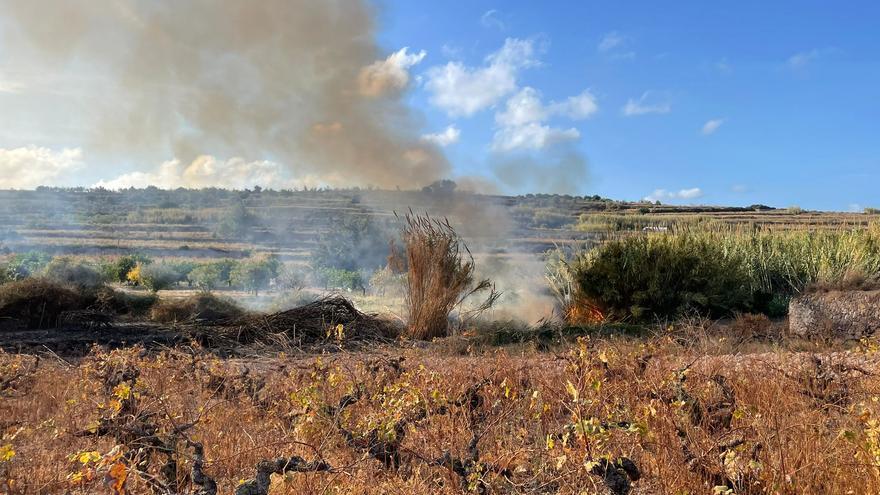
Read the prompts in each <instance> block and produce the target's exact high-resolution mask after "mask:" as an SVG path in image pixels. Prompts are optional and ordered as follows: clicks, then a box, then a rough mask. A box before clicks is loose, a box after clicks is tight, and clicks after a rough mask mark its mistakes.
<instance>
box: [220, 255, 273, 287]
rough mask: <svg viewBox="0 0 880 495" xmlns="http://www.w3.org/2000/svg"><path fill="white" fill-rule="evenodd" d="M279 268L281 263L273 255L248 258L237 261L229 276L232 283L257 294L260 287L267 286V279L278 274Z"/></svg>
mask: <svg viewBox="0 0 880 495" xmlns="http://www.w3.org/2000/svg"><path fill="white" fill-rule="evenodd" d="M280 268H281V263H280V262H279V261H278V258H276V257H274V256H270V257H267V258H262V259H250V260H245V261H242V262H240V263H238V265H236V267H235V268H234V269H233V270H232V272H231V273H230V276H229V278H230V281H231V282H232V284H233V285H236V286H238V287H241V288H243V289H245V290H247V291H250V292H253V293H254V294H256V295H259V293H260V289H264V288H266V287H268V286H269V281H270V280H272V279H273V278H275V277H276V276H278V270H279V269H280Z"/></svg>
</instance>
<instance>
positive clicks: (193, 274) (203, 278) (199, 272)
mask: <svg viewBox="0 0 880 495" xmlns="http://www.w3.org/2000/svg"><path fill="white" fill-rule="evenodd" d="M187 279H188V280H189V281H190V283H192V284H195V286H196V287H198V288H199V289H201V290H203V291H211V290H213V289H216V288H217V287H219V286H220V284H222V283H223V281H224V280H223V278H222V267H221V266H220V265H219V264H218V263H205V264H204V265H199V266H197V267H195V268H193V269H192V270H191V271H190V272H189V275H187Z"/></svg>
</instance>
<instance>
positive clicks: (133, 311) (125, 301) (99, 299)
mask: <svg viewBox="0 0 880 495" xmlns="http://www.w3.org/2000/svg"><path fill="white" fill-rule="evenodd" d="M158 300H159V297H158V296H157V295H156V294H152V293H150V294H143V293H138V294H131V293H128V292H123V291H120V290H114V289H112V288H110V287H107V286H106V285H105V286H103V287H100V288H99V289H98V290H97V291H96V292H95V304H94V305H95V307H96V308H98V309H100V310H102V311H106V312H110V313H114V314H120V315H132V316H140V315H144V314H146V313H147V312H148V311H149V310H150V308H152V307H153V304H155V303H156V301H158Z"/></svg>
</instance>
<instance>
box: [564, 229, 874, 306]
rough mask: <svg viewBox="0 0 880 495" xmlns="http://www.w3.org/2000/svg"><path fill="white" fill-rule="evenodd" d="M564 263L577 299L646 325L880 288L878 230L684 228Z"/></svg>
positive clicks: (627, 241) (619, 241)
mask: <svg viewBox="0 0 880 495" xmlns="http://www.w3.org/2000/svg"><path fill="white" fill-rule="evenodd" d="M566 263H567V264H566V265H565V266H567V267H568V270H567V272H565V273H568V274H569V275H570V277H569V278H570V279H571V281H572V282H571V283H572V284H573V285H574V289H575V290H576V291H577V292H578V294H576V295H577V296H585V297H586V301H587V302H589V303H592V304H595V305H596V306H598V307H599V308H600V309H601V310H603V311H604V312H606V314H607V315H608V316H610V317H612V318H615V319H623V318H631V319H636V320H643V321H644V320H651V319H654V318H667V317H675V316H679V315H681V314H682V313H685V312H688V311H697V312H699V313H702V314H706V315H710V316H726V315H731V314H733V313H734V312H747V311H751V312H762V313H765V314H767V315H770V316H779V315H782V314H784V313H785V311H786V308H787V303H788V299H789V298H790V297H791V296H793V295H796V294H798V293H801V292H803V291H805V290H808V289H810V288H816V287H835V288H850V287H853V288H864V287H865V286H866V285H870V284H871V283H876V282H875V281H876V280H878V277H880V230H878V229H876V228H873V229H864V230H841V231H819V232H809V231H791V232H767V231H757V232H756V231H748V232H744V231H735V230H718V231H708V230H703V231H689V230H687V229H685V230H684V231H683V232H678V233H674V234H648V235H638V236H630V237H625V238H622V239H617V240H612V241H608V242H607V243H605V244H601V245H600V246H599V247H597V248H595V249H593V250H592V251H588V252H584V253H580V254H579V255H577V256H575V257H574V259H572V260H568V261H567V262H566ZM548 268H549V267H548ZM866 281H867V284H866ZM551 282H552V283H551V286H553V287H562V286H563V285H564V283H562V282H560V281H558V280H555V279H552V278H551ZM563 282H564V281H563ZM570 299H573V300H576V299H577V298H576V297H575V298H570Z"/></svg>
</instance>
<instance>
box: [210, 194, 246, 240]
mask: <svg viewBox="0 0 880 495" xmlns="http://www.w3.org/2000/svg"><path fill="white" fill-rule="evenodd" d="M253 223H254V216H253V215H251V214H250V212H248V210H247V208H245V206H244V203H243V202H241V201H238V202H236V203H235V204H234V205H233V206H232V207H231V208H229V209H228V210H227V212H226V213H225V214H224V215H223V216H222V217H221V218H220V221H219V223H218V224H217V229H216V233H217V235H219V236H221V237H227V238H241V237H244V235H245V234H246V233H247V232H248V229H250V227H251V225H253Z"/></svg>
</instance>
